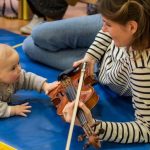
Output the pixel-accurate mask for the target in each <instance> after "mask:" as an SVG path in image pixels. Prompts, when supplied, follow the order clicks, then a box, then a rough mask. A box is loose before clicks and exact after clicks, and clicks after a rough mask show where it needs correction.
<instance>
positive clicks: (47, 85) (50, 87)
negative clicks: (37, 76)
mask: <svg viewBox="0 0 150 150" xmlns="http://www.w3.org/2000/svg"><path fill="white" fill-rule="evenodd" d="M59 84H60V82H58V81H55V82H52V83H47V82H45V83H44V84H43V91H44V92H45V94H48V93H49V92H50V91H51V90H53V89H54V88H56V87H57V86H58V85H59Z"/></svg>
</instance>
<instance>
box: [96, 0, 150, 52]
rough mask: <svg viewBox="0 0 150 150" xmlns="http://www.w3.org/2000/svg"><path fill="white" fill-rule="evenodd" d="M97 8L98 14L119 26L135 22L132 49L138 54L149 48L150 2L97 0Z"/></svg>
mask: <svg viewBox="0 0 150 150" xmlns="http://www.w3.org/2000/svg"><path fill="white" fill-rule="evenodd" d="M97 7H98V11H99V13H101V14H102V15H103V16H105V17H106V18H108V19H110V20H112V21H114V22H117V23H119V24H121V25H125V24H126V23H127V22H128V21H131V20H134V21H136V22H137V24H138V29H137V32H136V33H135V34H134V40H133V42H132V47H133V48H134V49H136V50H138V51H139V52H140V51H141V50H144V49H147V48H150V0H98V2H97Z"/></svg>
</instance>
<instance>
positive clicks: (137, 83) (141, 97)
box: [130, 68, 150, 125]
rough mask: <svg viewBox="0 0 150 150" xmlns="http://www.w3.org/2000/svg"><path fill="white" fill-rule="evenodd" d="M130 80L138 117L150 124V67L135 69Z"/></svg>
mask: <svg viewBox="0 0 150 150" xmlns="http://www.w3.org/2000/svg"><path fill="white" fill-rule="evenodd" d="M130 82H131V88H132V93H133V101H134V107H135V110H136V117H137V118H144V120H145V121H146V122H147V123H148V124H149V125H150V113H149V112H150V69H149V68H136V69H134V70H133V72H132V73H131V77H130ZM144 120H142V121H144Z"/></svg>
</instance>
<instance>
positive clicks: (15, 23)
mask: <svg viewBox="0 0 150 150" xmlns="http://www.w3.org/2000/svg"><path fill="white" fill-rule="evenodd" d="M85 15H86V4H85V3H78V4H77V5H76V6H74V7H71V6H69V7H68V9H67V11H66V13H65V15H64V18H65V19H66V18H72V17H77V16H85ZM28 22H29V21H27V20H19V19H8V18H4V17H0V28H1V29H6V30H9V31H12V32H15V33H18V34H21V33H20V31H19V30H20V27H21V26H24V25H25V24H27V23H28Z"/></svg>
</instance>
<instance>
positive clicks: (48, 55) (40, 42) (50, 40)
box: [23, 14, 102, 70]
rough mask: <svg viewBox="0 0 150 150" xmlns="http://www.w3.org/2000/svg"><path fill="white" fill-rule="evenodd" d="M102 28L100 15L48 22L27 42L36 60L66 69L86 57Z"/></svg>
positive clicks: (28, 38)
mask: <svg viewBox="0 0 150 150" xmlns="http://www.w3.org/2000/svg"><path fill="white" fill-rule="evenodd" d="M101 27H102V19H101V16H100V15H98V14H97V15H91V16H84V17H76V18H71V19H64V20H60V21H53V22H46V23H43V24H40V25H38V26H36V27H35V28H34V29H33V31H32V34H31V36H29V37H27V38H26V39H25V40H24V42H23V50H24V52H25V53H26V54H27V55H28V56H29V57H30V58H31V59H33V60H36V61H38V62H41V63H43V64H45V65H48V66H51V67H54V68H57V69H60V70H64V69H68V68H70V67H72V64H73V62H74V61H76V60H79V59H81V58H83V57H84V55H85V52H86V51H87V49H88V47H89V46H90V45H91V44H92V42H93V41H94V39H95V36H96V34H97V32H98V31H99V30H100V29H101Z"/></svg>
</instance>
